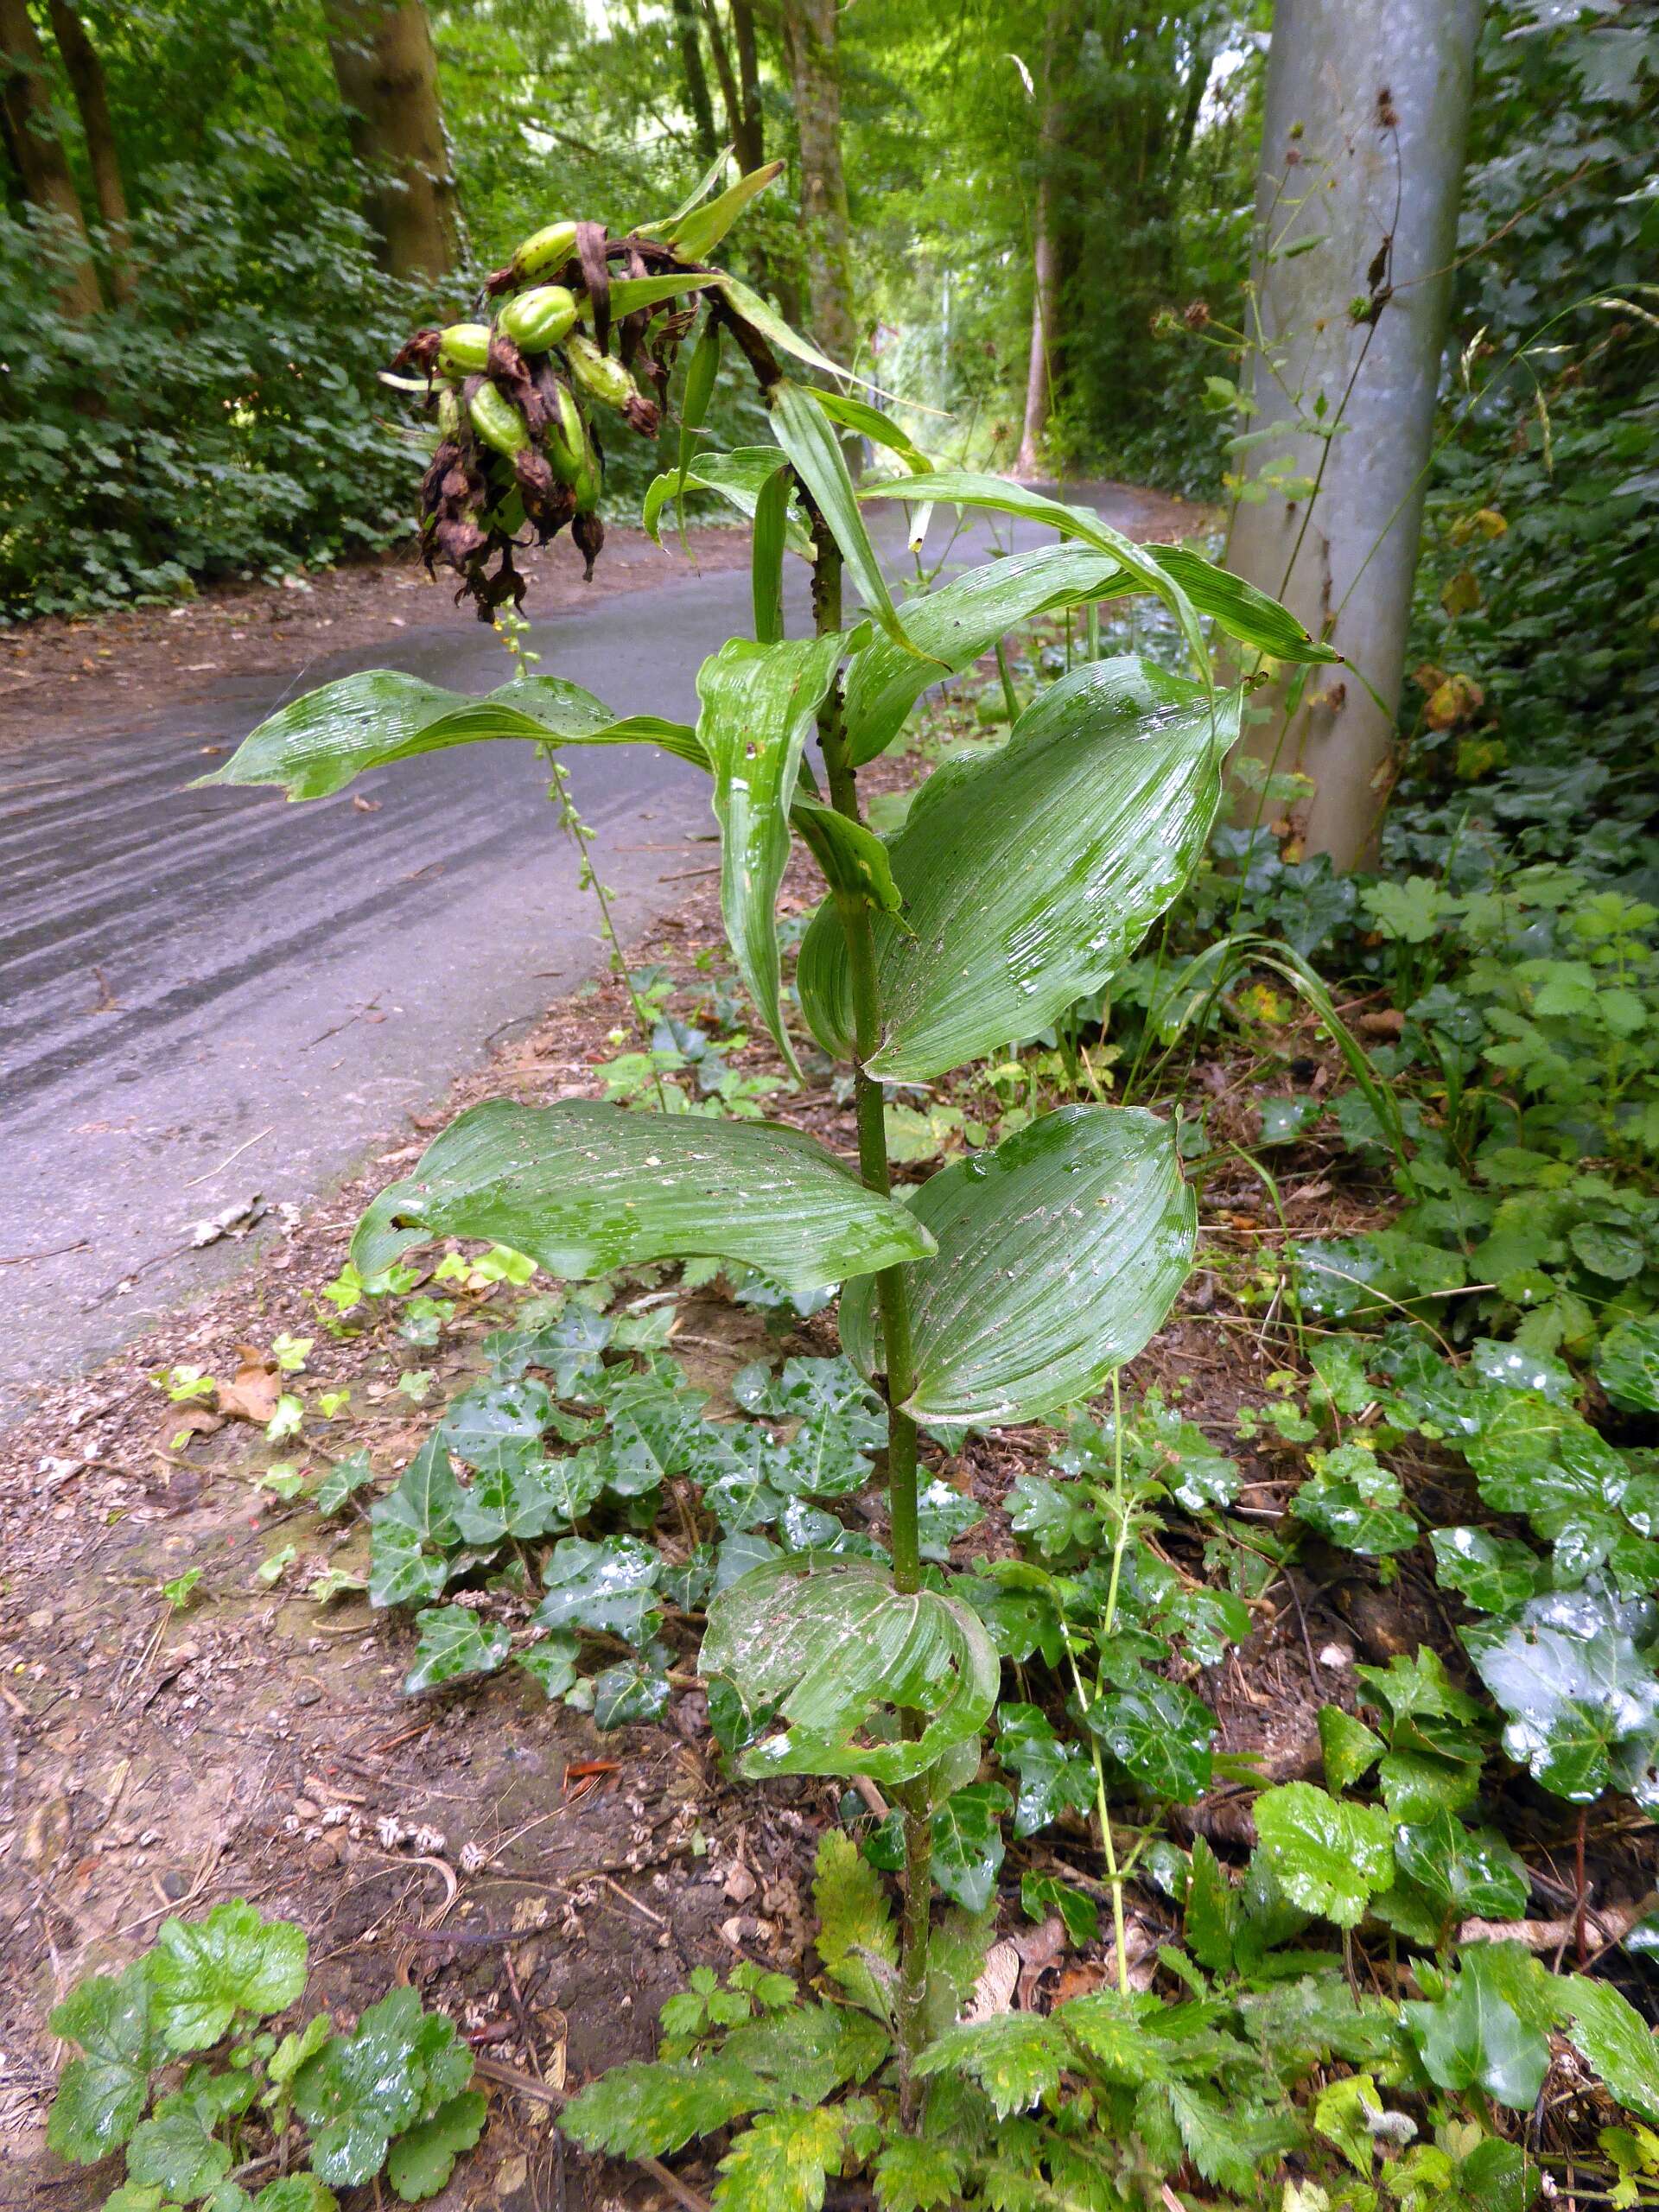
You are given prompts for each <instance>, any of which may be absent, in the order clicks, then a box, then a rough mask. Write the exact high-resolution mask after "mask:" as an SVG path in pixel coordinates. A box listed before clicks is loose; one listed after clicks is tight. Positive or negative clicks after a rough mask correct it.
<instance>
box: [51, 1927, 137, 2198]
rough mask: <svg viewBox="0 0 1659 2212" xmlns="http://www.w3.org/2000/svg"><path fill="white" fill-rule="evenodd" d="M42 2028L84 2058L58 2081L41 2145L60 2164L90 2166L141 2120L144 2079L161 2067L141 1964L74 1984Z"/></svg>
mask: <svg viewBox="0 0 1659 2212" xmlns="http://www.w3.org/2000/svg"><path fill="white" fill-rule="evenodd" d="M47 2025H48V2027H49V2028H50V2029H51V2031H52V2032H53V2034H54V2036H60V2037H62V2038H63V2040H64V2041H65V2042H66V2043H75V2044H79V2045H80V2048H81V2050H82V2052H83V2053H84V2054H85V2055H84V2056H82V2057H79V2058H72V2059H71V2060H70V2062H69V2063H68V2065H67V2066H66V2067H65V2068H64V2069H63V2074H62V2076H61V2078H60V2081H59V2082H58V2093H57V2095H56V2096H55V2097H54V2099H53V2101H52V2110H51V2113H50V2114H49V2115H48V2120H47V2123H46V2139H47V2142H48V2145H50V2147H51V2148H52V2149H53V2150H54V2151H55V2152H56V2153H57V2155H58V2156H59V2158H68V2159H73V2161H75V2162H76V2163H77V2164H81V2165H90V2164H92V2162H93V2160H94V2159H98V2158H103V2157H104V2156H105V2152H110V2151H113V2150H114V2149H115V2148H116V2146H117V2145H118V2144H122V2143H124V2142H125V2141H126V2140H127V2138H128V2137H129V2136H130V2134H131V2133H132V2131H133V2129H134V2127H135V2126H137V2122H138V2120H140V2119H141V2118H142V2117H143V2109H144V2105H145V2103H146V2101H147V2099H148V2096H149V2076H150V2074H151V2071H152V2069H154V2068H156V2066H158V2065H160V2063H161V2062H162V2045H161V2042H160V2039H159V2037H157V2035H156V2032H155V2029H154V2027H153V2025H152V2023H151V2020H150V2001H149V1971H148V1967H147V1963H146V1962H145V1961H143V1960H141V1961H139V1962H138V1964H137V1966H130V1967H128V1968H127V1970H126V1972H125V1973H124V1974H120V1975H112V1974H92V1975H90V1976H89V1977H88V1978H87V1980H85V1981H80V1982H77V1983H76V1985H75V1986H74V1987H73V1989H72V1990H71V1991H70V1993H69V1994H68V1996H67V1997H66V1998H65V1999H64V2000H63V2002H62V2004H61V2005H55V2006H54V2008H53V2011H52V2012H51V2014H50V2015H49V2017H48V2021H47Z"/></svg>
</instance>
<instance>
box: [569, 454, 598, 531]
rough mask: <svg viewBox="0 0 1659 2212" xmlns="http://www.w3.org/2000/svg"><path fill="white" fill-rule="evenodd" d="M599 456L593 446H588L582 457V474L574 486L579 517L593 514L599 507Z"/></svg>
mask: <svg viewBox="0 0 1659 2212" xmlns="http://www.w3.org/2000/svg"><path fill="white" fill-rule="evenodd" d="M585 443H586V441H585V440H584V444H585ZM599 486H600V466H599V455H598V454H596V453H595V452H594V448H593V447H592V446H591V445H588V446H587V450H586V452H585V453H584V454H583V455H582V472H581V474H579V475H578V477H577V478H576V480H575V485H574V486H572V489H573V490H574V491H575V495H576V512H577V513H578V514H579V515H590V514H592V512H594V508H595V507H596V506H597V505H599Z"/></svg>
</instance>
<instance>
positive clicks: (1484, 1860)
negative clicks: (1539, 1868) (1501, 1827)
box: [1394, 1812, 1529, 1920]
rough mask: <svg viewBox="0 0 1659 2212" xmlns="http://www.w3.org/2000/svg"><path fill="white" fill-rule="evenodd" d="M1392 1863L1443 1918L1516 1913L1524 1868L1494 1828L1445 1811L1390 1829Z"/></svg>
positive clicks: (1521, 1905) (1523, 1893) (1521, 1903)
mask: <svg viewBox="0 0 1659 2212" xmlns="http://www.w3.org/2000/svg"><path fill="white" fill-rule="evenodd" d="M1394 1856H1395V1865H1396V1866H1398V1867H1399V1869H1400V1872H1402V1874H1403V1875H1404V1876H1405V1877H1406V1878H1407V1879H1408V1880H1409V1881H1412V1882H1414V1883H1415V1884H1416V1885H1417V1886H1418V1888H1419V1889H1421V1891H1423V1892H1424V1894H1425V1895H1426V1896H1427V1897H1428V1899H1429V1901H1430V1902H1431V1904H1433V1905H1434V1906H1435V1907H1436V1909H1437V1910H1439V1912H1440V1914H1441V1915H1442V1916H1444V1917H1445V1918H1446V1919H1453V1918H1455V1919H1458V1920H1463V1919H1466V1918H1467V1917H1468V1916H1470V1915H1471V1914H1478V1915H1479V1916H1481V1917H1482V1918H1483V1919H1487V1920H1515V1919H1518V1918H1519V1916H1521V1914H1522V1913H1523V1912H1524V1911H1525V1910H1526V1909H1527V1897H1528V1894H1529V1884H1528V1880H1527V1870H1526V1868H1525V1866H1523V1865H1522V1862H1521V1860H1520V1859H1517V1858H1516V1854H1515V1853H1514V1852H1513V1851H1511V1850H1510V1847H1509V1845H1508V1844H1507V1843H1506V1842H1505V1841H1504V1840H1503V1837H1502V1836H1501V1835H1500V1834H1498V1832H1497V1829H1496V1828H1466V1827H1465V1826H1464V1824H1463V1822H1462V1821H1459V1820H1458V1819H1456V1818H1455V1817H1454V1816H1453V1815H1452V1814H1450V1813H1445V1812H1442V1813H1437V1814H1436V1815H1434V1817H1433V1820H1430V1821H1422V1822H1421V1823H1418V1824H1416V1825H1408V1826H1405V1827H1400V1828H1397V1829H1396V1830H1395V1838H1394Z"/></svg>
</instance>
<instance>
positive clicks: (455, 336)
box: [438, 322, 490, 377]
mask: <svg viewBox="0 0 1659 2212" xmlns="http://www.w3.org/2000/svg"><path fill="white" fill-rule="evenodd" d="M489 359H490V326H489V325H488V323H487V322H452V323H451V324H450V326H449V327H448V330H444V331H440V333H439V334H438V366H439V367H440V368H442V369H448V372H449V373H450V375H451V376H460V377H469V376H476V375H477V374H478V372H480V369H483V368H486V367H487V366H488V365H489Z"/></svg>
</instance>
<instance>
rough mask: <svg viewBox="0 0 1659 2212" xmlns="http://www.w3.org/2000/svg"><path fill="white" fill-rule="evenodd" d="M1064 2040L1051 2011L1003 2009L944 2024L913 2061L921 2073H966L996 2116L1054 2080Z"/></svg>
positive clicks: (1030, 2101)
mask: <svg viewBox="0 0 1659 2212" xmlns="http://www.w3.org/2000/svg"><path fill="white" fill-rule="evenodd" d="M1070 2056H1071V2051H1070V2046H1069V2045H1068V2044H1067V2043H1066V2040H1065V2036H1064V2034H1063V2033H1062V2031H1061V2030H1060V2027H1059V2024H1058V2022H1057V2021H1055V2020H1054V2019H1053V2018H1052V2017H1051V2018H1044V2017H1043V2016H1042V2015H1041V2014H1040V2013H1035V2012H1005V2013H1003V2014H1002V2015H1001V2017H1000V2018H996V2019H991V2020H980V2021H975V2022H972V2023H970V2024H967V2025H965V2026H962V2027H955V2028H948V2029H947V2030H946V2031H945V2032H944V2035H942V2036H940V2037H939V2038H938V2041H937V2042H935V2043H931V2044H929V2045H928V2047H927V2049H926V2050H925V2051H924V2052H923V2053H922V2055H921V2056H920V2057H919V2058H918V2060H917V2062H916V2071H917V2072H918V2074H920V2075H923V2076H930V2075H935V2074H966V2075H968V2076H969V2078H970V2079H971V2080H973V2081H975V2082H978V2084H979V2086H980V2088H982V2089H983V2090H984V2092H985V2094H986V2095H987V2096H988V2098H989V2099H990V2101H991V2108H992V2110H993V2111H994V2112H995V2114H996V2116H997V2118H998V2119H999V2120H1007V2119H1008V2118H1009V2117H1010V2116H1011V2115H1012V2114H1013V2113H1017V2112H1025V2111H1027V2109H1028V2108H1029V2107H1031V2106H1033V2105H1034V2104H1035V2103H1036V2102H1037V2101H1038V2099H1039V2097H1045V2096H1047V2095H1049V2094H1051V2093H1052V2091H1053V2090H1055V2089H1058V2087H1059V2085H1060V2076H1061V2075H1062V2073H1063V2072H1064V2071H1065V2066H1066V2063H1067V2061H1068V2059H1069V2058H1070Z"/></svg>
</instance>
